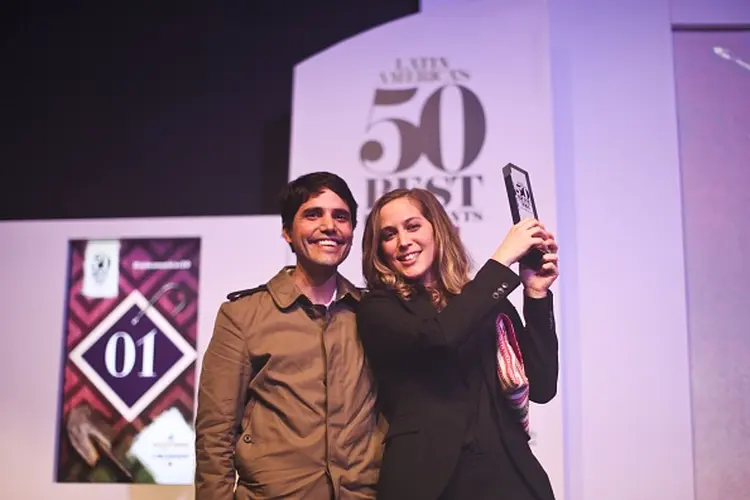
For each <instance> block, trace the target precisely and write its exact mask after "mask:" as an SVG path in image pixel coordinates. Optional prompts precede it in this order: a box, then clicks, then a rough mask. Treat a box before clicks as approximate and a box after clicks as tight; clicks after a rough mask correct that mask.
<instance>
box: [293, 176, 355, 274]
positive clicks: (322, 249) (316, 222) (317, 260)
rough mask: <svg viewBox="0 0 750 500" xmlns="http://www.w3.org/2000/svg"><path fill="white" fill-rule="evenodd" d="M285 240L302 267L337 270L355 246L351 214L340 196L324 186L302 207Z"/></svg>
mask: <svg viewBox="0 0 750 500" xmlns="http://www.w3.org/2000/svg"><path fill="white" fill-rule="evenodd" d="M283 235H284V239H285V240H286V241H287V243H290V244H291V245H292V248H294V252H295V254H296V255H297V262H298V264H300V265H302V266H303V267H306V268H309V267H318V268H320V267H324V268H333V269H336V268H337V267H338V265H339V264H341V263H342V262H343V261H344V259H346V256H347V255H349V250H350V249H351V247H352V235H353V230H352V216H351V213H350V212H349V207H348V206H347V204H346V202H345V201H344V200H342V199H341V198H340V197H339V195H337V194H336V193H334V192H333V191H330V190H328V189H324V190H323V191H321V192H320V194H317V195H313V196H311V197H310V199H309V200H307V201H306V202H305V203H303V204H302V206H301V207H299V210H297V213H296V214H295V215H294V221H293V222H292V229H291V231H287V230H286V229H284V231H283Z"/></svg>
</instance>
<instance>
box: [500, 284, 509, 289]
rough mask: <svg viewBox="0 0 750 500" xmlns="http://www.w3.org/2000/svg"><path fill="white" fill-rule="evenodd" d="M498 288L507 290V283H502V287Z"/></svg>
mask: <svg viewBox="0 0 750 500" xmlns="http://www.w3.org/2000/svg"><path fill="white" fill-rule="evenodd" d="M500 286H501V287H502V288H503V290H505V289H507V288H508V284H507V283H503V284H502V285H500Z"/></svg>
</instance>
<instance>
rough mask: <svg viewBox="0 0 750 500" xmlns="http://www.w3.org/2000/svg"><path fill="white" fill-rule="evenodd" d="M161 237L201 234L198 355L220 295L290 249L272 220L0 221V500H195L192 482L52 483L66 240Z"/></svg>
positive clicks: (254, 277)
mask: <svg viewBox="0 0 750 500" xmlns="http://www.w3.org/2000/svg"><path fill="white" fill-rule="evenodd" d="M160 236H163V237H170V236H175V237H176V236H191V237H192V236H200V237H201V259H200V269H201V270H200V278H199V279H200V296H199V297H198V345H197V349H198V355H199V359H201V358H202V357H203V353H204V352H205V349H206V346H207V344H208V340H209V338H210V333H211V331H212V329H213V321H214V319H215V317H216V311H217V310H218V306H219V304H220V303H221V302H222V301H223V300H224V297H225V296H226V294H227V293H229V292H231V291H234V290H239V289H242V288H248V287H252V286H256V285H259V284H261V283H264V282H265V281H267V280H268V278H270V277H271V276H270V275H269V272H270V273H273V272H275V271H269V269H270V270H276V269H279V268H281V266H283V265H284V264H285V263H286V259H287V257H288V253H289V252H288V247H287V245H286V243H285V242H284V241H283V240H282V239H281V220H280V218H279V217H276V216H260V217H205V218H195V217H185V218H174V219H151V220H148V221H146V220H142V219H140V220H139V219H117V220H92V221H51V222H2V223H0V284H2V287H3V300H2V302H0V332H1V333H2V338H3V344H2V345H3V348H2V350H0V381H2V385H0V406H1V407H2V412H0V443H2V450H0V471H1V473H2V476H0V477H2V480H1V482H0V499H2V500H48V499H55V500H105V499H106V500H126V499H131V500H155V499H162V500H187V499H190V498H193V488H192V486H151V485H138V486H127V485H119V484H101V485H90V484H57V483H54V482H53V481H54V477H55V471H54V464H55V455H56V449H55V443H56V440H57V435H56V433H57V411H58V391H59V387H60V386H59V377H60V346H61V342H62V340H61V339H62V335H63V330H62V328H63V317H64V312H65V291H66V287H65V279H66V262H67V251H68V246H67V242H68V240H69V239H73V238H81V239H84V238H133V237H160ZM259 242H263V246H264V248H263V251H262V252H261V250H260V248H259V246H258V245H259ZM197 374H200V363H199V364H198V366H197Z"/></svg>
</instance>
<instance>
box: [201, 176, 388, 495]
mask: <svg viewBox="0 0 750 500" xmlns="http://www.w3.org/2000/svg"><path fill="white" fill-rule="evenodd" d="M356 214H357V203H356V201H355V200H354V197H353V196H352V193H351V191H350V190H349V187H348V186H347V185H346V182H344V180H343V179H341V178H340V177H338V176H336V175H334V174H331V173H327V172H317V173H312V174H308V175H304V176H302V177H300V178H298V179H296V180H295V181H293V182H291V183H290V184H289V185H287V186H286V187H285V188H284V190H283V191H282V195H281V219H282V226H283V230H282V235H283V237H284V239H285V240H286V241H287V242H288V243H289V245H290V246H291V248H292V250H293V251H294V253H295V256H296V265H294V266H289V267H285V268H283V269H282V270H281V271H280V272H279V273H278V274H276V276H274V277H273V278H272V279H271V280H270V281H269V282H268V283H266V284H265V285H261V286H260V287H257V288H254V289H249V290H242V291H239V292H234V293H231V294H229V295H228V296H227V299H228V301H227V302H224V303H223V304H222V305H221V307H220V309H219V312H218V315H217V318H216V324H215V327H214V333H213V336H212V338H211V341H210V343H209V346H208V349H207V351H206V354H205V356H204V358H203V368H202V372H201V379H200V388H199V393H198V411H197V417H196V423H195V428H196V481H195V482H196V485H195V488H196V500H229V499H232V498H236V499H239V500H249V499H251V498H252V499H271V498H285V499H302V498H305V499H311V500H330V499H339V500H350V499H372V498H375V485H376V483H377V479H378V472H379V466H380V458H381V443H382V436H383V433H382V430H379V429H378V426H379V423H380V422H379V420H378V414H377V412H376V409H375V391H374V388H373V385H372V378H371V374H370V371H369V368H368V367H367V365H366V362H365V357H364V354H363V351H362V347H361V344H360V341H359V338H358V336H357V333H356V327H355V324H356V323H355V316H354V309H355V307H356V305H357V302H358V301H359V298H360V292H359V290H358V289H357V288H356V287H354V286H353V285H352V284H351V283H350V282H349V281H347V280H346V279H345V278H344V277H343V276H341V275H340V274H338V272H337V268H338V266H339V264H341V262H343V261H344V259H345V258H346V257H347V255H348V254H349V250H350V248H351V244H352V235H353V231H354V227H355V225H356ZM235 478H236V479H237V486H236V491H234V490H235Z"/></svg>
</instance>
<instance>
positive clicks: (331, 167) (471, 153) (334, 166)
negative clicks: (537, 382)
mask: <svg viewBox="0 0 750 500" xmlns="http://www.w3.org/2000/svg"><path fill="white" fill-rule="evenodd" d="M549 67H550V65H549V40H548V22H547V9H546V6H545V4H544V3H543V2H541V1H538V0H535V1H529V2H513V3H512V4H510V2H502V1H498V0H477V1H473V2H465V3H464V2H457V3H453V4H451V5H439V6H438V5H436V6H433V7H431V8H430V9H428V10H427V11H425V12H422V13H420V14H415V15H413V16H410V17H407V18H403V19H400V20H397V21H394V22H391V23H389V24H386V25H383V26H380V27H378V28H375V29H373V30H370V31H368V32H366V33H362V34H360V35H358V36H356V37H353V38H350V39H348V40H345V41H343V42H341V43H339V44H337V45H336V46H334V47H331V48H329V49H328V50H326V51H324V52H322V53H320V54H317V55H315V56H314V57H312V58H310V59H308V60H306V61H304V62H302V63H301V64H299V65H298V66H297V67H296V68H295V73H294V103H293V123H292V148H291V167H290V178H296V177H298V176H300V175H302V174H305V173H309V172H313V171H318V170H328V171H331V172H335V173H337V174H339V175H341V176H342V177H343V178H344V179H346V181H347V182H348V183H349V185H350V187H351V189H352V191H353V192H354V195H355V197H356V198H357V201H358V202H359V203H360V206H361V210H360V213H359V217H358V220H359V222H360V223H362V224H363V222H364V219H365V217H366V215H367V213H368V212H369V210H370V207H371V206H372V204H373V202H374V201H375V200H376V199H377V198H378V197H379V196H381V195H382V194H383V193H385V192H387V191H389V190H391V189H394V188H397V187H423V188H426V189H429V190H430V191H432V192H433V193H434V194H435V195H436V196H437V197H438V198H439V199H440V200H441V202H442V203H443V205H444V206H445V208H446V210H447V211H448V212H449V214H450V215H451V217H452V218H453V220H454V221H455V223H456V225H457V226H458V227H459V229H460V234H461V237H462V239H463V241H464V243H465V244H466V246H467V248H468V250H469V252H470V254H471V256H472V258H473V260H474V262H475V264H476V265H475V269H477V268H478V267H480V266H481V265H482V263H483V262H484V261H485V260H486V259H487V258H488V257H489V256H490V255H491V254H492V252H493V251H494V250H495V248H496V247H497V246H498V245H499V244H500V242H501V241H502V238H503V237H504V236H505V234H506V232H507V231H508V229H509V228H510V226H511V225H512V218H511V213H510V208H509V205H508V198H507V194H506V191H505V185H504V181H503V174H502V167H503V166H504V165H505V164H507V163H509V162H512V163H514V164H516V165H518V166H520V167H521V168H523V169H525V170H526V171H528V172H529V175H530V178H531V184H532V186H533V191H534V196H535V198H536V204H537V210H538V213H539V216H540V219H541V220H542V221H543V222H544V224H545V225H546V226H547V227H548V229H551V230H552V231H554V230H555V226H556V223H555V216H556V214H555V189H554V188H555V168H554V161H553V160H554V155H553V142H552V141H553V133H552V110H551V103H550V101H551V85H550V76H549ZM361 229H362V228H361V227H360V228H358V230H357V231H356V237H355V244H354V248H353V250H352V253H351V255H350V257H349V258H348V259H347V261H346V262H345V263H344V264H343V266H342V268H341V270H342V272H343V273H344V274H345V275H346V276H348V277H349V278H350V279H352V281H354V282H355V283H359V284H363V281H362V278H361V235H362V230H361ZM520 295H521V294H520V293H518V292H517V293H515V294H514V295H513V296H512V299H511V300H513V301H514V303H516V305H517V306H520V302H521V300H520V299H521V296H520ZM558 302H559V301H558ZM556 312H557V314H558V317H559V307H558V310H557V311H556ZM558 323H560V322H558ZM561 400H562V395H561V394H560V395H558V396H557V398H555V400H554V401H552V402H551V403H549V404H547V405H545V406H543V407H537V406H533V407H532V410H531V411H532V432H533V434H534V441H533V448H534V452H535V453H536V455H537V456H538V457H539V459H540V461H541V462H542V463H543V465H544V466H545V468H546V470H547V471H548V473H549V475H550V479H551V480H552V484H553V487H554V489H555V492H556V495H557V498H559V499H561V498H563V464H562V461H563V443H562V410H561V408H562V404H561Z"/></svg>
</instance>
